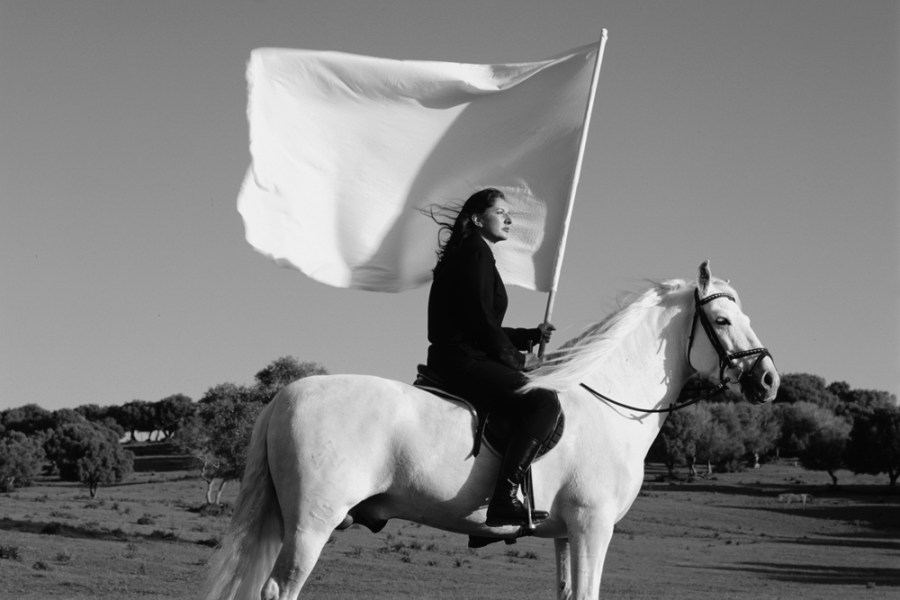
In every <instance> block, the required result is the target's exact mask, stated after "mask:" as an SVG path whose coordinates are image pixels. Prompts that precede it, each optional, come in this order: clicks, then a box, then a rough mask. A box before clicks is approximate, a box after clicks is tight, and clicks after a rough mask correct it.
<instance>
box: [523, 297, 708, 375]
mask: <svg viewBox="0 0 900 600" xmlns="http://www.w3.org/2000/svg"><path fill="white" fill-rule="evenodd" d="M688 288H691V289H693V285H692V284H688V283H687V282H686V281H684V280H682V279H672V280H668V281H662V282H654V285H653V287H651V288H650V289H648V290H646V291H644V292H643V293H641V294H639V295H637V296H636V297H633V298H632V299H631V300H630V301H628V300H627V299H626V300H625V301H624V304H623V305H622V306H620V308H619V309H618V310H616V311H615V312H613V313H612V314H610V315H608V316H607V317H606V318H605V319H603V320H602V321H600V322H599V323H595V324H594V325H591V326H590V327H588V328H587V329H586V330H585V331H584V332H582V333H581V334H580V335H579V336H578V337H575V338H573V339H571V340H569V341H568V342H566V343H565V344H563V345H562V346H561V347H560V348H559V350H557V351H555V352H552V353H551V354H549V355H547V357H546V358H545V362H544V364H542V365H541V366H540V367H539V368H538V369H535V370H534V371H532V372H531V373H529V381H528V383H527V384H525V386H523V388H522V390H523V391H527V390H529V389H534V388H549V389H555V390H563V389H566V388H569V387H572V386H575V385H578V384H579V383H580V382H581V381H582V380H583V379H584V377H585V375H586V374H587V373H588V372H589V371H590V370H591V369H592V368H596V364H597V363H598V362H600V361H602V360H604V359H605V358H606V357H607V356H609V355H610V354H612V353H613V352H614V351H615V350H616V348H618V347H619V345H620V344H621V343H622V341H623V340H624V339H625V338H626V337H627V336H628V334H630V333H631V332H632V331H634V329H635V327H637V325H638V324H639V323H641V322H642V321H643V318H644V315H645V314H646V311H647V310H648V309H650V308H653V307H656V306H659V305H660V304H661V303H662V302H663V300H664V299H665V298H667V297H668V296H669V295H671V294H673V293H677V292H680V291H683V290H686V289H688Z"/></svg>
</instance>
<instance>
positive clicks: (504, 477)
mask: <svg viewBox="0 0 900 600" xmlns="http://www.w3.org/2000/svg"><path fill="white" fill-rule="evenodd" d="M441 225H442V228H444V229H448V230H449V231H450V237H449V238H448V239H447V240H446V242H445V243H444V244H442V247H441V249H440V251H439V252H438V262H437V266H436V267H435V269H434V281H433V283H432V284H431V294H430V296H429V299H428V341H429V342H430V343H431V346H430V347H429V348H428V366H429V367H431V368H432V369H433V370H434V371H436V372H437V373H438V374H439V375H440V376H441V377H442V378H444V379H445V380H446V381H447V382H448V385H449V386H451V388H452V390H451V391H454V392H455V393H458V394H459V395H461V396H463V397H465V398H467V399H470V400H472V401H473V402H476V403H478V404H479V405H480V406H484V407H487V408H488V410H489V411H490V412H491V413H492V414H498V413H499V414H502V415H504V416H505V417H507V418H509V419H511V420H512V423H513V434H512V437H511V439H510V442H509V446H508V448H507V450H506V453H505V454H504V456H503V460H502V462H501V466H500V474H499V477H498V479H497V485H496V488H495V490H494V494H493V497H492V498H491V501H490V503H489V504H488V510H487V524H488V525H490V526H499V525H523V524H525V523H526V522H527V519H528V515H527V511H526V509H525V507H524V506H523V505H522V503H521V502H520V501H519V499H518V497H517V493H518V489H519V486H520V485H521V483H522V480H523V478H524V476H525V473H526V472H527V470H528V467H529V466H530V465H531V462H532V460H534V457H535V456H536V455H537V453H538V451H539V450H540V448H541V445H542V444H543V443H544V442H545V441H546V440H547V439H548V437H549V436H550V435H551V434H552V433H553V430H554V429H555V428H556V423H557V420H558V419H559V415H560V408H559V399H558V398H557V395H556V392H553V391H551V390H543V389H537V390H532V391H530V392H528V393H525V394H522V393H520V392H519V391H518V389H519V388H520V387H521V386H522V385H523V384H524V383H525V382H526V381H527V378H526V376H525V375H524V371H527V370H530V369H532V368H534V367H536V366H537V363H538V362H539V359H538V358H537V357H535V356H534V355H531V354H528V355H525V354H522V353H521V352H520V350H526V349H528V348H529V344H533V343H539V342H541V341H548V340H549V339H550V334H551V332H552V331H553V329H554V328H553V326H552V325H550V324H549V323H543V324H541V325H539V326H538V327H537V328H535V329H510V328H505V327H503V326H502V323H503V316H504V315H505V313H506V308H507V302H508V299H507V295H506V288H505V287H504V285H503V281H502V280H501V279H500V274H499V273H498V272H497V268H496V266H495V264H494V254H493V251H492V247H493V246H494V245H495V244H498V243H500V242H502V241H504V240H506V239H508V238H509V231H510V228H511V226H512V219H511V218H510V214H509V204H508V203H507V202H506V199H505V197H504V196H503V193H502V192H501V191H499V190H496V189H493V188H487V189H484V190H481V191H479V192H476V193H475V194H473V195H472V196H470V197H469V199H468V200H466V202H465V204H464V205H463V207H462V209H461V210H460V212H459V213H458V214H457V216H456V219H455V221H454V222H453V224H452V225H451V224H449V223H442V224H441ZM547 516H548V513H546V512H544V511H533V512H532V521H540V520H542V519H546V518H547Z"/></svg>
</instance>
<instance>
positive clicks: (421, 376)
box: [413, 365, 566, 460]
mask: <svg viewBox="0 0 900 600" xmlns="http://www.w3.org/2000/svg"><path fill="white" fill-rule="evenodd" d="M413 385H414V386H416V387H417V388H420V389H423V390H425V391H428V392H431V393H432V394H435V395H436V396H439V397H441V398H445V399H448V400H455V401H457V402H462V403H463V404H464V405H465V406H466V407H467V408H468V409H469V412H471V413H472V415H473V417H474V418H473V421H474V422H475V431H474V438H475V439H474V442H473V445H472V456H478V453H479V452H480V451H481V447H482V445H484V446H486V447H487V448H488V450H490V451H491V452H493V453H494V454H497V455H499V456H503V453H504V452H505V451H506V446H507V445H508V444H509V438H510V436H511V435H512V424H511V423H510V422H509V420H508V419H504V418H503V417H502V416H501V415H491V414H490V412H489V411H488V410H487V409H486V408H485V407H484V406H478V405H477V404H475V403H473V402H471V401H469V400H466V399H465V398H461V397H460V396H457V395H456V394H453V393H451V392H449V391H447V390H448V388H449V386H448V385H447V384H446V383H445V382H444V380H443V379H442V378H441V377H440V376H439V375H438V374H437V373H435V372H434V371H433V370H432V369H430V368H428V367H427V366H426V365H419V366H418V372H417V377H416V380H415V382H414V383H413ZM565 427H566V416H565V414H563V413H560V415H559V420H558V421H557V422H556V429H554V431H553V433H552V434H551V435H550V437H549V438H548V439H547V440H546V441H545V442H544V445H543V446H542V447H541V449H540V451H539V452H538V455H537V457H536V458H535V460H537V459H539V458H540V457H542V456H543V455H544V454H546V453H547V452H549V451H550V450H552V449H553V448H554V447H555V446H556V444H557V443H559V440H560V438H562V434H563V431H564V430H565Z"/></svg>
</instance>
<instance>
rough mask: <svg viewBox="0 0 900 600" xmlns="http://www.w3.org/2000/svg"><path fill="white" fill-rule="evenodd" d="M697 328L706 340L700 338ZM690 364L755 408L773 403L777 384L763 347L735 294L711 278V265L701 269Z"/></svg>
mask: <svg viewBox="0 0 900 600" xmlns="http://www.w3.org/2000/svg"><path fill="white" fill-rule="evenodd" d="M698 323H699V324H700V325H701V326H702V328H703V331H704V332H705V334H706V335H703V334H702V333H698V327H697V324H698ZM688 362H689V363H690V365H691V366H692V367H693V368H694V369H695V370H696V371H697V372H698V373H699V374H700V375H701V376H703V377H707V378H709V379H712V380H716V379H718V383H720V384H723V385H724V384H727V385H728V386H729V387H730V388H731V389H732V390H733V391H735V392H739V393H740V394H742V395H743V396H744V398H746V399H747V400H749V401H750V402H752V403H754V404H760V403H762V402H771V401H772V400H774V399H775V394H776V392H777V391H778V385H779V383H780V381H781V378H780V377H779V375H778V371H777V370H775V363H774V361H773V360H772V355H771V354H769V351H768V350H767V349H766V348H765V347H763V346H762V344H761V343H760V341H759V338H757V337H756V334H755V333H754V332H753V329H752V328H751V327H750V318H749V317H748V316H747V315H745V314H744V313H743V311H742V310H741V306H740V304H739V303H738V300H737V295H736V294H735V292H734V290H733V289H732V288H731V287H730V286H729V285H728V284H727V283H726V282H724V281H722V280H719V279H716V280H714V279H713V278H712V275H711V274H710V271H709V261H705V262H704V263H703V264H702V265H700V278H699V279H698V280H697V289H696V291H695V293H694V317H693V322H692V324H691V333H690V337H689V341H688Z"/></svg>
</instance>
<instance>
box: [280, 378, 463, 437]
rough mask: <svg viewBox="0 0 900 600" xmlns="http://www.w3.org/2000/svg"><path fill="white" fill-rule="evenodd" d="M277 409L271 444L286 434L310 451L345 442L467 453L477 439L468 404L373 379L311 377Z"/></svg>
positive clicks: (297, 384)
mask: <svg viewBox="0 0 900 600" xmlns="http://www.w3.org/2000/svg"><path fill="white" fill-rule="evenodd" d="M273 404H274V407H273V411H274V412H273V415H272V420H271V422H270V425H269V433H270V436H269V437H270V444H271V443H272V438H273V433H275V434H278V432H281V435H282V436H289V437H291V438H292V440H293V443H295V444H299V445H302V446H303V450H305V451H311V450H312V448H310V446H322V445H333V444H336V443H338V442H339V441H341V440H344V441H346V443H347V444H349V445H351V446H352V447H353V448H355V449H364V450H367V451H369V452H380V451H382V450H384V449H385V447H386V446H390V448H391V449H392V450H396V451H401V450H404V449H407V450H408V449H416V448H418V447H420V446H423V445H430V447H431V448H434V446H435V444H436V443H437V442H438V441H440V442H442V443H445V444H449V445H450V446H451V447H452V446H453V445H454V444H456V445H458V444H461V445H462V447H466V445H470V444H471V439H472V415H471V413H470V412H469V411H468V409H467V408H465V407H464V406H463V405H462V404H460V403H457V402H452V401H448V400H445V399H442V398H438V397H437V396H435V395H433V394H431V393H429V392H426V391H424V390H421V389H419V388H416V387H414V386H412V385H409V384H406V383H402V382H399V381H394V380H390V379H385V378H382V377H376V376H373V375H316V376H311V377H305V378H303V379H300V380H298V381H296V382H294V383H292V384H291V385H289V386H287V387H286V388H284V389H283V390H282V391H281V392H280V393H279V394H278V395H277V396H276V397H275V399H274V400H273ZM282 441H286V440H283V439H282ZM388 442H390V443H389V444H388Z"/></svg>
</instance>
